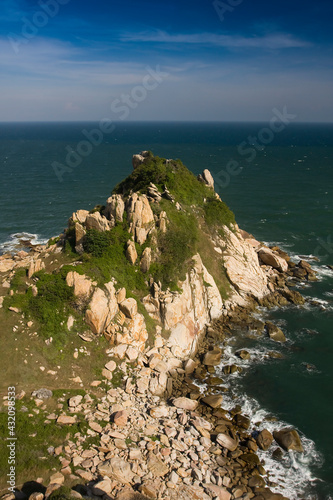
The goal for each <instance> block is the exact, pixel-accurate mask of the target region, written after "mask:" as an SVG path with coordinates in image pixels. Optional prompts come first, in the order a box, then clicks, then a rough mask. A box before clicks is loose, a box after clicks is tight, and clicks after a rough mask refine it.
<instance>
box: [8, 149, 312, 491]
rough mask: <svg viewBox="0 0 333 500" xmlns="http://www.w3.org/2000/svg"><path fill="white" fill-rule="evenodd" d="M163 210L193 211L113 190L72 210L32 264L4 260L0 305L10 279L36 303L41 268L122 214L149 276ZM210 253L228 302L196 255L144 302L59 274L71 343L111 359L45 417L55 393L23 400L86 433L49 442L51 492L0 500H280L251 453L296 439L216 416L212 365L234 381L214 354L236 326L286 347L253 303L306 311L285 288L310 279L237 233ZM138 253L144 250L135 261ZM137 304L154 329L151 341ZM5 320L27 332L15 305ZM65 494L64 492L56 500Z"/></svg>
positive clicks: (215, 242) (159, 195) (303, 266)
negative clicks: (22, 280) (101, 200)
mask: <svg viewBox="0 0 333 500" xmlns="http://www.w3.org/2000/svg"><path fill="white" fill-rule="evenodd" d="M147 158H148V159H149V161H151V157H150V156H149V155H148V156H147V154H146V152H144V153H142V154H141V155H135V157H134V158H133V166H134V169H138V168H139V169H140V168H141V167H140V165H141V166H142V165H144V164H145V161H146V159H147ZM167 162H172V161H171V160H167ZM167 165H169V163H167ZM170 165H171V166H172V163H170ZM176 167H177V165H176V164H175V165H174V168H176ZM199 182H200V184H204V185H206V186H207V189H208V191H207V193H208V195H210V196H211V195H213V198H215V200H219V201H218V202H216V203H219V202H220V198H219V196H218V195H217V194H216V193H214V183H213V179H212V176H211V174H210V173H209V172H208V171H207V170H205V171H204V172H203V174H202V176H199ZM200 189H201V188H200ZM205 189H206V188H205ZM205 192H206V191H205ZM161 200H167V201H168V203H170V207H171V208H172V210H175V211H176V214H177V212H180V213H181V212H186V210H188V209H187V208H186V209H185V208H184V207H183V206H182V205H181V204H180V203H179V202H177V203H176V202H175V196H174V194H173V193H172V192H170V190H169V189H168V188H167V187H164V188H163V190H159V189H158V188H157V186H156V185H155V184H153V183H152V182H150V184H149V186H148V188H147V194H141V193H136V192H134V193H133V192H132V191H131V192H130V193H129V195H126V196H124V195H122V194H119V193H116V194H113V195H112V197H111V198H109V199H108V200H107V203H106V206H105V207H103V208H101V209H98V210H97V209H96V210H94V211H92V212H88V211H85V210H78V211H77V212H75V213H74V214H73V216H72V217H71V218H70V221H69V229H68V230H67V232H66V234H65V235H62V236H61V237H60V238H59V241H58V242H51V243H50V244H49V245H46V246H41V247H37V248H33V249H32V250H31V252H30V253H27V252H23V251H21V252H19V253H18V254H16V255H15V256H10V255H5V256H1V257H0V273H1V275H2V280H1V285H2V290H3V291H5V293H2V296H1V297H0V307H2V306H3V303H4V298H5V297H8V296H9V297H15V293H17V292H15V293H14V291H13V290H12V289H11V281H12V279H13V277H14V276H15V273H16V272H17V271H18V269H27V273H26V285H27V287H28V288H27V289H28V290H30V291H31V294H32V296H34V297H36V296H38V294H39V293H40V292H39V288H38V279H36V273H40V272H41V271H43V269H45V268H46V267H47V266H52V265H53V269H55V268H56V264H55V262H56V261H57V255H59V254H61V252H62V250H63V247H64V245H65V243H66V241H68V238H69V237H72V238H74V242H73V245H74V246H75V250H76V252H77V254H78V255H82V254H83V253H84V242H85V237H86V235H87V234H89V231H92V230H93V231H96V232H97V233H100V234H108V233H109V232H111V231H112V230H113V228H115V227H117V221H118V223H122V221H123V219H124V214H126V217H127V221H129V229H128V231H129V233H130V235H131V237H130V238H129V239H128V241H127V244H126V259H127V261H128V262H129V263H130V264H131V265H132V266H137V268H136V269H137V271H136V272H141V273H143V274H144V275H146V274H147V275H149V269H150V268H151V266H152V265H153V263H154V262H156V261H158V258H159V257H160V253H159V252H158V249H157V250H156V246H158V245H157V241H158V240H157V236H158V235H163V234H165V233H166V232H167V230H168V229H167V228H168V226H169V225H170V224H171V221H170V220H171V219H170V217H171V215H172V213H171V212H170V214H171V215H169V214H168V213H167V212H166V211H164V210H157V209H158V207H159V204H160V203H161ZM214 202H215V201H214ZM205 203H206V201H205ZM177 217H178V216H177ZM207 220H208V219H207ZM201 224H202V223H200V224H199V225H200V227H201ZM118 227H119V226H118ZM127 234H128V233H127ZM206 236H207V235H206V234H205V237H206ZM206 245H207V247H206V248H207V252H208V251H209V252H211V254H212V256H213V257H214V259H219V258H220V259H221V262H223V266H224V269H225V273H226V276H227V279H228V287H229V293H228V298H227V299H222V296H221V293H220V289H219V288H218V286H217V285H216V281H215V279H216V276H213V275H212V274H211V272H209V271H208V269H207V267H206V266H208V265H211V262H209V261H207V262H206V265H205V264H204V263H203V260H202V257H203V255H200V253H196V254H195V255H193V256H192V260H191V268H190V269H189V271H188V272H187V273H186V277H185V280H183V281H179V282H178V289H177V290H174V291H172V290H170V289H169V288H167V289H166V290H165V289H164V288H163V287H162V284H161V282H157V281H154V279H152V278H151V277H150V278H149V288H150V293H149V294H148V295H145V296H144V297H141V298H140V300H139V299H137V298H133V296H132V294H131V292H130V290H128V289H126V288H125V287H124V286H121V283H118V282H117V280H115V279H114V278H112V279H111V280H110V281H108V282H107V283H105V284H104V286H103V287H102V286H99V285H98V283H97V281H95V280H94V279H93V278H91V277H89V276H88V275H85V274H82V273H78V272H77V271H76V270H75V266H74V267H73V268H72V270H69V271H66V275H65V277H64V279H65V282H66V287H67V289H72V290H73V297H74V300H75V308H76V309H77V310H78V311H79V312H81V314H82V315H84V319H85V323H86V325H87V326H88V327H89V330H90V331H89V332H84V331H82V332H81V333H80V334H79V336H80V338H81V339H82V341H83V342H90V341H93V339H94V337H95V336H98V335H104V337H105V338H106V339H107V340H108V341H109V342H110V347H109V348H108V349H107V354H108V356H109V357H110V361H109V362H107V363H106V364H105V366H104V367H103V369H102V377H101V379H100V380H91V381H90V387H89V388H88V387H86V388H85V389H86V394H85V395H84V396H83V395H81V394H77V395H75V396H73V397H71V398H69V400H63V399H61V398H60V399H59V398H58V400H57V401H56V403H57V405H56V407H57V411H54V412H52V413H51V414H48V411H47V404H46V401H47V400H48V399H50V398H54V396H53V395H52V392H50V391H47V390H40V391H37V392H36V393H33V394H32V396H31V398H30V399H31V400H32V401H33V402H34V403H35V405H36V407H37V408H38V410H39V411H40V412H43V415H44V414H45V425H50V426H52V425H57V426H71V425H73V424H75V423H77V422H78V421H84V422H86V423H88V430H87V432H86V434H84V433H77V434H75V436H74V437H75V439H68V440H67V441H66V442H64V444H63V445H62V446H56V447H53V446H52V443H49V454H50V455H52V456H55V457H58V460H59V471H58V472H56V473H55V474H52V475H51V477H50V480H49V484H48V485H45V484H44V480H43V478H35V481H34V482H33V483H30V484H29V487H27V486H25V487H23V488H21V489H17V490H16V491H15V493H7V494H5V495H4V497H3V498H4V500H14V498H17V499H18V500H21V499H22V500H23V499H25V498H29V500H43V498H50V500H55V499H56V498H57V494H58V495H60V497H61V495H63V497H64V498H68V497H69V496H73V497H75V498H81V497H88V498H102V500H114V499H117V500H126V499H128V500H135V499H136V500H140V499H142V500H143V499H147V498H155V499H161V500H162V499H164V500H176V499H177V500H178V499H183V500H187V499H196V498H197V499H199V500H206V499H207V500H208V499H220V500H233V499H238V498H240V499H254V500H275V499H283V498H285V497H283V495H281V494H278V493H274V492H273V491H272V490H274V484H272V483H271V482H270V480H269V478H268V477H267V475H266V471H265V469H264V466H263V464H262V463H261V461H260V460H259V458H258V455H257V453H256V452H257V451H258V449H260V450H262V451H266V450H268V448H269V447H270V446H272V445H273V444H274V446H276V448H277V450H280V453H283V451H282V450H284V451H288V450H294V451H295V452H300V453H301V452H302V451H303V447H302V443H301V440H300V437H299V436H298V434H297V432H296V430H295V429H290V428H286V429H282V430H281V429H280V430H276V432H274V433H273V435H272V434H271V433H270V432H269V431H268V430H267V429H264V430H262V431H261V432H260V433H257V434H253V433H252V431H251V430H250V419H249V418H248V416H247V415H243V414H242V408H239V407H237V406H236V407H235V408H233V409H232V410H230V411H227V410H224V409H223V394H221V388H220V387H219V383H218V381H216V380H215V383H213V382H214V381H213V380H212V378H214V367H215V366H218V365H219V366H221V364H222V366H223V373H224V374H225V375H226V376H228V375H229V374H232V373H234V372H235V371H237V370H239V367H238V366H237V365H236V364H234V365H228V364H227V363H224V361H223V349H221V348H220V347H219V346H220V345H223V342H224V341H225V340H226V338H227V337H228V336H229V335H230V331H231V330H232V327H233V326H235V325H236V326H237V325H238V326H239V325H241V326H242V327H245V328H248V329H249V330H256V331H257V332H258V333H260V334H262V333H265V334H266V335H267V336H269V337H270V339H271V340H272V341H275V342H285V341H286V338H285V336H284V334H283V332H282V331H281V329H279V328H278V327H277V326H276V325H274V324H273V323H271V322H268V321H267V322H266V323H262V322H260V321H259V320H256V319H255V318H254V317H253V316H252V313H253V311H255V309H256V307H257V306H262V307H266V308H269V307H276V306H279V307H281V306H286V305H290V304H297V305H300V304H304V299H303V297H302V296H301V294H300V293H299V292H297V291H295V290H293V289H292V288H290V287H292V286H293V285H294V284H296V283H298V282H299V281H301V280H308V281H312V280H315V279H316V276H315V273H314V272H313V271H312V269H311V266H310V264H308V263H307V262H305V261H303V260H302V261H300V262H299V263H298V264H295V263H294V262H292V261H291V259H290V258H289V256H288V255H287V254H286V253H285V252H283V251H282V250H281V249H279V248H278V247H273V248H268V247H267V246H265V245H264V244H262V243H261V242H258V241H257V240H255V238H254V237H253V236H252V235H250V234H248V233H247V232H246V231H242V230H240V229H239V228H238V226H237V225H236V224H230V225H229V226H224V227H223V237H222V236H221V233H219V232H216V233H213V232H212V233H210V236H209V238H207V239H206ZM140 247H141V249H142V248H143V247H144V249H143V251H141V249H140ZM139 254H140V255H139ZM214 259H213V260H214ZM59 269H61V267H60V268H59ZM214 278H215V279H214ZM222 278H224V275H222ZM29 293H30V292H29ZM141 305H142V306H144V308H145V310H146V312H147V313H148V314H149V317H150V318H151V319H152V320H154V321H155V331H154V337H153V341H150V343H149V342H148V327H147V320H146V319H145V316H144V314H143V313H142V309H140V306H141ZM9 309H10V311H11V312H12V313H15V314H17V315H18V317H19V318H22V322H23V321H24V316H22V311H21V310H20V309H19V308H17V307H15V306H10V307H9ZM140 311H141V312H140ZM75 321H76V319H75V317H73V316H71V315H70V316H69V317H68V319H67V329H68V331H70V330H71V328H72V327H73V324H74V323H75ZM165 332H168V335H165ZM162 334H163V335H162ZM148 344H149V345H148ZM247 355H248V353H247V352H246V350H242V351H240V352H239V357H240V358H242V359H244V357H246V356H247ZM116 372H117V377H118V378H119V373H120V374H121V382H122V384H121V385H120V387H115V386H114V383H113V382H114V380H115V373H116ZM209 376H210V379H211V382H212V383H211V384H210V385H209V386H208V389H207V392H206V393H205V394H203V393H202V392H201V390H200V389H199V384H200V382H201V381H203V380H204V381H206V380H207V378H208V379H209ZM101 384H102V386H103V387H105V392H104V394H102V395H101V396H100V397H99V399H98V400H97V401H96V399H95V398H94V397H93V392H94V390H95V389H96V388H98V387H99V386H101ZM90 392H91V394H90ZM25 396H26V395H25V394H23V395H22V394H21V395H20V397H25ZM27 397H29V396H27ZM4 403H5V405H6V400H5V401H4ZM32 416H33V414H32ZM88 436H89V437H93V438H96V444H94V445H93V446H91V447H89V448H88V449H86V448H85V446H84V443H85V441H86V439H87V437H88ZM82 483H84V484H82ZM64 484H68V485H70V486H71V487H72V490H71V491H69V490H66V492H64V490H63V489H62V490H60V489H59V488H61V487H62V486H63V485H64ZM34 487H35V488H36V489H35V490H34ZM25 491H29V494H27V493H26V492H25ZM57 492H58V493H57Z"/></svg>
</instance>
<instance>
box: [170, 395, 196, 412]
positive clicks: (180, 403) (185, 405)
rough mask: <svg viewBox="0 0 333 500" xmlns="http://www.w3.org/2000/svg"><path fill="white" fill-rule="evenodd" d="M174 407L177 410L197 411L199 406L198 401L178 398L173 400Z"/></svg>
mask: <svg viewBox="0 0 333 500" xmlns="http://www.w3.org/2000/svg"><path fill="white" fill-rule="evenodd" d="M173 405H174V406H175V407H176V408H181V409H182V410H192V411H193V410H195V409H196V408H197V406H198V401H195V400H193V399H189V398H184V397H180V398H176V399H174V400H173Z"/></svg>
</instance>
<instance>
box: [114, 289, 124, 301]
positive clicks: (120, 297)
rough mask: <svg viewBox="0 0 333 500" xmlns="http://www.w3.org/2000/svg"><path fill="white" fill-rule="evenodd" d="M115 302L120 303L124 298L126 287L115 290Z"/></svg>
mask: <svg viewBox="0 0 333 500" xmlns="http://www.w3.org/2000/svg"><path fill="white" fill-rule="evenodd" d="M116 295H117V302H118V304H120V303H121V302H122V301H123V300H125V299H126V288H120V289H119V290H117V293H116Z"/></svg>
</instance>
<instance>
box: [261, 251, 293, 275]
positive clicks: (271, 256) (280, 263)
mask: <svg viewBox="0 0 333 500" xmlns="http://www.w3.org/2000/svg"><path fill="white" fill-rule="evenodd" d="M258 255H259V257H260V259H261V261H262V262H263V263H264V264H266V265H267V266H271V267H273V268H274V269H277V270H278V271H280V272H281V273H285V272H287V271H288V263H287V261H286V260H285V259H283V257H280V256H279V255H277V254H276V253H275V252H273V251H272V250H271V249H270V248H267V247H262V248H261V249H260V250H259V252H258Z"/></svg>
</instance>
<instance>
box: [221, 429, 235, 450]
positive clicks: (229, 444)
mask: <svg viewBox="0 0 333 500" xmlns="http://www.w3.org/2000/svg"><path fill="white" fill-rule="evenodd" d="M216 441H217V442H218V444H219V445H221V446H222V447H223V448H226V449H227V450H229V451H235V450H236V448H237V446H238V443H237V441H235V439H232V438H231V437H230V436H228V435H227V434H223V433H221V434H218V435H217V437H216Z"/></svg>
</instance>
